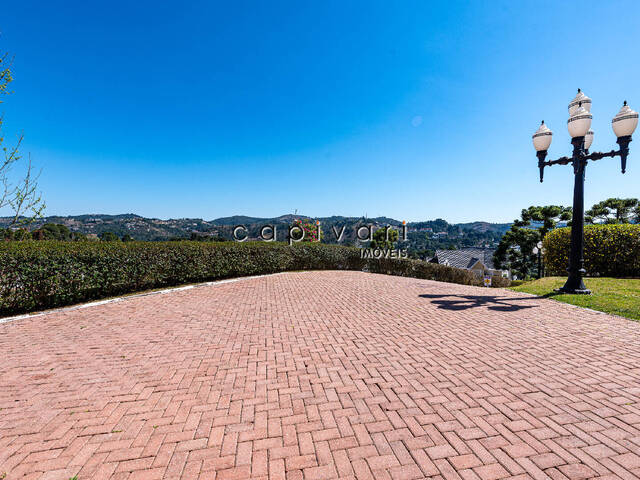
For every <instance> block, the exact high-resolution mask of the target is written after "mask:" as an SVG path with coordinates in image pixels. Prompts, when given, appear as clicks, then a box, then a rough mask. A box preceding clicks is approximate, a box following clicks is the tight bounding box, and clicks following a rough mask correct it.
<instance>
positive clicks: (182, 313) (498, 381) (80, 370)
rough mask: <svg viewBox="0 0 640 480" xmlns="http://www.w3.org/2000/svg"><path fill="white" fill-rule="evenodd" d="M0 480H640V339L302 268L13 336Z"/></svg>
mask: <svg viewBox="0 0 640 480" xmlns="http://www.w3.org/2000/svg"><path fill="white" fill-rule="evenodd" d="M0 352H1V359H0V476H1V475H2V474H3V473H4V472H6V479H7V480H14V479H18V478H23V479H40V480H43V479H53V480H68V479H69V478H70V477H73V476H75V475H77V476H78V479H79V480H85V479H95V480H99V479H113V480H125V479H126V480H137V479H170V480H173V479H207V480H214V479H215V480H222V479H247V478H254V479H270V480H276V479H301V480H310V479H322V480H326V479H335V478H344V479H348V478H350V479H353V478H359V479H367V478H372V479H391V480H398V479H417V478H429V477H433V478H442V479H457V478H463V479H483V480H487V479H502V478H513V479H527V478H534V479H542V478H553V479H556V478H558V479H567V478H568V479H582V478H593V477H603V478H639V477H640V324H638V323H635V322H632V321H628V320H624V319H621V318H617V317H612V316H608V315H604V314H600V313H596V312H591V311H588V310H582V309H578V308H576V307H572V306H569V305H565V304H561V303H558V302H553V301H550V300H541V299H535V298H533V297H528V296H523V295H522V294H518V293H514V292H509V291H504V290H489V289H482V288H476V287H466V286H460V285H452V284H444V283H436V282H430V281H426V280H416V279H411V278H399V277H391V276H383V275H373V274H366V273H359V272H301V273H287V274H282V275H274V276H268V277H263V278H254V279H246V280H241V281H238V282H235V283H227V284H222V285H216V286H212V287H201V288H195V289H192V290H185V291H177V292H172V293H168V294H163V295H155V296H146V297H137V298H131V299H128V300H125V301H122V302H118V303H112V304H107V305H101V306H95V307H91V308H87V309H82V310H67V311H61V312H53V313H50V314H47V315H45V316H40V317H35V318H29V319H22V320H17V321H13V322H10V323H6V324H2V325H0Z"/></svg>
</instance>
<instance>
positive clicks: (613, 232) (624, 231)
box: [544, 224, 640, 277]
mask: <svg viewBox="0 0 640 480" xmlns="http://www.w3.org/2000/svg"><path fill="white" fill-rule="evenodd" d="M544 249H545V256H544V265H545V269H546V272H547V274H549V275H566V273H567V267H568V266H569V252H570V249H571V228H558V229H556V230H553V231H552V232H550V233H548V234H547V236H546V237H545V239H544ZM584 268H585V270H586V271H587V275H589V276H593V277H597V276H600V277H640V225H629V224H622V225H587V226H585V227H584Z"/></svg>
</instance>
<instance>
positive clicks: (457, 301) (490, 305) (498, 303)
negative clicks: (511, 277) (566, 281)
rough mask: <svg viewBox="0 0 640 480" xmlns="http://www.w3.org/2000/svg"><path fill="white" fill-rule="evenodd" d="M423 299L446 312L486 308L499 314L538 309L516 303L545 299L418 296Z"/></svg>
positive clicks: (452, 295) (453, 295) (441, 295)
mask: <svg viewBox="0 0 640 480" xmlns="http://www.w3.org/2000/svg"><path fill="white" fill-rule="evenodd" d="M418 296H419V297H421V298H427V299H429V300H431V303H433V304H434V305H436V306H437V307H438V308H442V309H444V310H454V311H460V310H468V309H470V308H478V307H486V308H487V309H489V310H493V311H497V312H517V311H519V310H525V309H528V308H536V307H537V306H538V305H526V304H518V303H514V302H520V301H527V300H539V299H540V298H545V297H547V296H551V295H545V296H544V297H530V296H526V297H508V296H499V295H456V294H444V295H443V294H429V293H424V294H421V295H418Z"/></svg>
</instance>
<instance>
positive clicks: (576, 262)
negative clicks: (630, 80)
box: [533, 89, 638, 294]
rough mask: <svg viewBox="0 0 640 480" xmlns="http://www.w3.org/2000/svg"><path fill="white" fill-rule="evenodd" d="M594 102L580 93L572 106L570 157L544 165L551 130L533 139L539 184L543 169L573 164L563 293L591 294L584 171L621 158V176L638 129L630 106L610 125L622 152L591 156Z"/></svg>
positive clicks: (636, 114)
mask: <svg viewBox="0 0 640 480" xmlns="http://www.w3.org/2000/svg"><path fill="white" fill-rule="evenodd" d="M590 112H591V99H590V98H589V97H587V96H586V95H585V94H584V93H582V92H581V91H580V89H578V94H577V95H576V97H575V98H574V99H573V100H572V101H571V103H570V104H569V120H568V121H567V127H568V129H569V134H570V135H571V144H572V145H573V154H572V156H571V157H561V158H558V159H557V160H549V161H545V159H546V157H547V150H548V148H549V145H551V138H552V133H551V130H549V128H548V127H547V126H546V125H545V124H544V121H543V122H542V125H540V128H538V131H537V132H536V133H534V135H533V146H534V148H535V149H536V152H537V153H536V155H537V156H538V168H539V169H540V182H542V178H543V175H544V167H546V166H551V165H567V164H569V163H572V164H573V173H574V177H575V179H574V184H573V219H572V221H571V255H570V257H569V268H568V269H567V271H568V272H569V278H567V282H566V283H565V284H564V286H563V287H562V288H560V289H559V290H558V291H559V292H561V293H577V294H589V293H591V292H590V291H589V290H588V289H587V288H586V287H585V286H584V281H583V280H582V279H583V277H584V275H585V273H586V271H585V269H584V171H585V168H586V167H587V162H588V161H589V160H593V161H595V160H600V159H602V158H605V157H616V156H618V157H620V161H621V165H622V173H624V172H625V170H626V168H627V156H628V155H629V142H631V135H632V134H633V132H634V130H635V129H636V126H637V125H638V113H637V112H634V111H633V110H631V108H629V106H628V105H627V102H624V105H623V106H622V108H621V109H620V111H619V112H618V114H617V115H616V116H615V117H614V118H613V120H612V121H611V124H612V127H613V132H614V133H615V134H616V136H617V137H618V140H617V143H618V145H619V146H620V149H619V150H611V151H609V152H594V153H589V147H590V146H591V143H592V142H593V132H592V131H591V130H589V127H591V119H592V115H591V113H590Z"/></svg>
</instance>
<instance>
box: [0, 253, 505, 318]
mask: <svg viewBox="0 0 640 480" xmlns="http://www.w3.org/2000/svg"><path fill="white" fill-rule="evenodd" d="M291 270H367V271H370V272H375V273H386V274H391V275H400V276H411V277H416V278H425V279H430V280H437V281H444V282H452V283H461V284H465V285H480V284H481V281H482V280H481V279H478V278H476V277H475V276H474V275H473V274H472V273H471V272H468V271H467V270H460V269H456V268H452V267H446V266H444V265H436V264H431V263H426V262H422V261H419V260H404V259H403V260H396V259H366V260H365V259H362V258H360V250H358V249H357V248H350V247H342V246H337V245H324V244H318V243H299V244H295V245H293V246H289V245H287V244H285V243H266V242H253V243H250V242H248V243H234V242H221V243H218V242H216V243H209V242H124V243H123V242H55V241H41V242H1V243H0V315H10V314H16V313H22V312H29V311H35V310H43V309H47V308H54V307H60V306H64V305H70V304H74V303H80V302H85V301H88V300H95V299H100V298H105V297H112V296H117V295H122V294H125V293H132V292H139V291H144V290H149V289H154V288H162V287H167V286H174V285H181V284H187V283H197V282H206V281H212V280H218V279H223V278H232V277H241V276H249V275H260V274H267V273H276V272H282V271H291ZM503 282H504V279H499V280H498V279H494V286H504V285H502V283H503ZM506 282H507V283H508V281H506Z"/></svg>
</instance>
